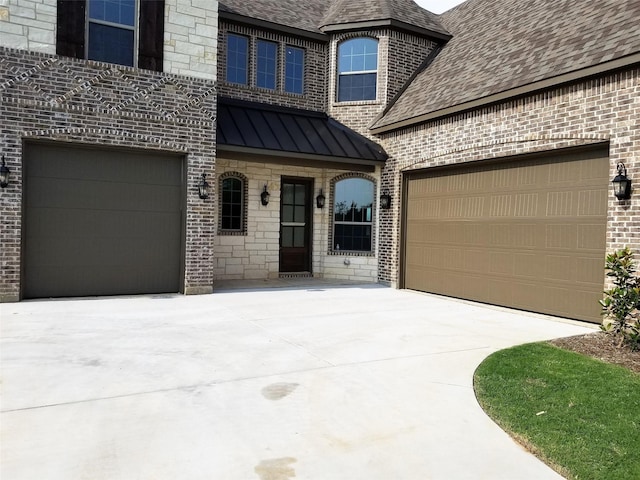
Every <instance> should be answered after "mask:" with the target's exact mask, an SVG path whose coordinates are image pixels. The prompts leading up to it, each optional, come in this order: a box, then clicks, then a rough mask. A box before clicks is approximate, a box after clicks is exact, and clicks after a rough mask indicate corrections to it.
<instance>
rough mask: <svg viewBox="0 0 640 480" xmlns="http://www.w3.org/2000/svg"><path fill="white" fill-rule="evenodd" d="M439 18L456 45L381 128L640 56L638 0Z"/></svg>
mask: <svg viewBox="0 0 640 480" xmlns="http://www.w3.org/2000/svg"><path fill="white" fill-rule="evenodd" d="M440 18H441V20H442V22H443V25H444V26H445V28H446V29H447V30H448V31H449V32H451V33H452V34H453V38H452V39H451V40H450V41H449V42H448V43H447V44H446V45H445V47H444V48H443V50H442V52H441V53H440V54H439V55H438V56H437V57H436V58H435V60H434V61H433V62H432V63H431V64H430V65H429V66H428V67H427V68H426V69H425V70H424V71H422V72H421V73H420V74H418V75H417V76H416V78H415V79H414V81H413V82H412V83H411V85H409V86H408V87H407V88H406V89H405V90H404V92H403V93H402V95H401V96H400V97H399V98H398V99H397V100H396V102H395V103H394V104H393V105H392V106H391V108H390V109H389V111H388V112H387V113H386V114H385V115H384V116H383V117H382V118H381V119H379V120H378V122H377V123H376V125H375V126H374V128H375V129H379V128H381V127H384V126H389V125H393V124H397V123H398V122H403V123H404V124H406V123H409V119H412V118H415V119H416V121H418V120H420V118H417V117H422V118H424V117H425V116H437V115H438V113H437V112H438V111H440V110H443V109H446V108H450V107H452V106H455V105H462V104H465V103H467V102H473V101H476V100H478V99H482V98H487V97H490V96H492V95H496V94H499V93H501V92H508V91H510V90H512V89H515V88H518V87H522V86H524V85H529V84H532V85H534V86H535V85H536V83H535V82H541V81H543V80H546V79H551V78H553V77H558V76H559V75H564V74H568V73H570V72H576V71H579V70H582V69H586V68H589V67H593V66H595V65H600V64H603V63H605V62H609V61H611V60H614V59H620V58H623V57H626V56H629V55H632V54H637V53H638V52H640V1H638V0H597V1H595V0H594V1H590V0H581V1H575V0H501V1H498V0H468V1H467V2H465V3H463V4H461V5H459V6H458V7H456V8H454V9H452V10H450V11H448V12H446V13H445V14H443V15H442V16H441V17H440ZM630 58H632V59H633V58H634V57H630Z"/></svg>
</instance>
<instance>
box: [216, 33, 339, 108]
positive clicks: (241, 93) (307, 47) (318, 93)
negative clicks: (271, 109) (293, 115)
mask: <svg viewBox="0 0 640 480" xmlns="http://www.w3.org/2000/svg"><path fill="white" fill-rule="evenodd" d="M229 32H231V33H235V34H237V35H244V36H246V37H248V38H249V72H248V73H249V75H248V77H249V82H248V85H239V84H235V83H229V82H227V81H226V77H227V70H226V63H227V57H226V50H227V48H226V47H227V43H226V38H227V33H229ZM258 39H262V40H268V41H271V42H276V43H278V46H279V49H278V77H277V85H276V90H269V89H265V88H258V87H256V86H255V85H256V80H255V78H256V41H257V40H258ZM286 45H291V46H294V47H297V48H302V49H303V50H304V93H303V94H302V95H298V94H294V93H288V92H285V91H284V87H283V85H284V64H283V61H282V59H283V58H284V48H285V47H286ZM218 46H219V63H218V75H219V80H220V81H219V86H218V91H219V93H220V95H223V96H226V97H231V98H239V99H242V100H250V101H254V102H263V103H270V104H274V105H282V106H285V107H294V108H303V109H307V110H315V111H325V110H326V105H327V65H328V57H327V44H326V43H322V42H317V41H313V40H309V39H305V38H301V37H294V36H290V35H284V34H281V33H277V32H272V31H266V30H259V29H257V28H255V27H251V26H242V25H237V24H234V23H228V22H220V30H219V37H218Z"/></svg>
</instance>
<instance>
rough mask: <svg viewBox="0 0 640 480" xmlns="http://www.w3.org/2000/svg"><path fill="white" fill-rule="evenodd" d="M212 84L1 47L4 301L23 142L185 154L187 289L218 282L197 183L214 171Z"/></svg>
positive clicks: (206, 204)
mask: <svg viewBox="0 0 640 480" xmlns="http://www.w3.org/2000/svg"><path fill="white" fill-rule="evenodd" d="M215 93H216V92H215V85H214V82H213V80H204V79H197V78H193V77H185V76H179V75H171V74H167V73H156V72H150V71H146V70H138V69H134V68H130V67H123V66H119V65H112V64H106V63H100V62H90V61H80V60H74V59H70V58H64V57H57V56H53V55H47V54H43V53H33V52H27V51H23V50H15V49H6V48H2V47H0V96H1V98H2V102H1V103H0V125H2V130H0V151H1V152H2V154H3V155H5V157H6V162H7V166H8V167H9V168H10V169H11V183H10V184H9V186H8V187H7V188H5V189H3V190H2V192H0V218H2V230H1V231H0V243H1V244H2V248H1V249H0V266H1V272H0V300H4V301H15V300H18V299H19V295H20V282H21V278H20V267H21V260H22V259H21V230H22V181H23V176H22V151H23V145H24V142H29V141H40V140H48V141H60V142H75V143H81V144H93V145H101V146H104V147H105V148H107V147H129V148H137V149H144V150H146V151H149V150H158V151H162V152H174V153H182V154H183V155H184V156H185V157H186V166H187V171H186V179H185V181H186V187H187V188H186V191H187V199H186V215H185V216H186V247H185V251H186V253H185V283H184V291H185V293H204V292H210V291H211V289H212V283H213V271H212V264H213V253H214V252H213V237H214V235H215V231H216V224H215V214H214V205H215V202H213V201H202V200H200V198H199V197H198V192H197V188H196V184H197V181H198V180H199V178H200V176H201V174H202V173H203V172H206V173H208V174H210V175H212V174H213V173H214V169H215V148H216V143H215V133H216V131H215V115H216V95H215Z"/></svg>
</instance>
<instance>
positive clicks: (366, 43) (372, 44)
mask: <svg viewBox="0 0 640 480" xmlns="http://www.w3.org/2000/svg"><path fill="white" fill-rule="evenodd" d="M377 79H378V41H377V40H375V39H373V38H367V37H361V38H352V39H350V40H345V41H344V42H342V43H341V44H340V45H339V46H338V101H339V102H350V101H357V100H375V99H376V84H377Z"/></svg>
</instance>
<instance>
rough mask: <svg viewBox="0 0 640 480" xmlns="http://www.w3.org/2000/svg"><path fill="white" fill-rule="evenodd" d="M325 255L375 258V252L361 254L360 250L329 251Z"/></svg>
mask: <svg viewBox="0 0 640 480" xmlns="http://www.w3.org/2000/svg"><path fill="white" fill-rule="evenodd" d="M327 255H333V256H340V255H343V256H349V257H375V256H376V254H375V252H363V251H361V250H329V251H328V252H327Z"/></svg>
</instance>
